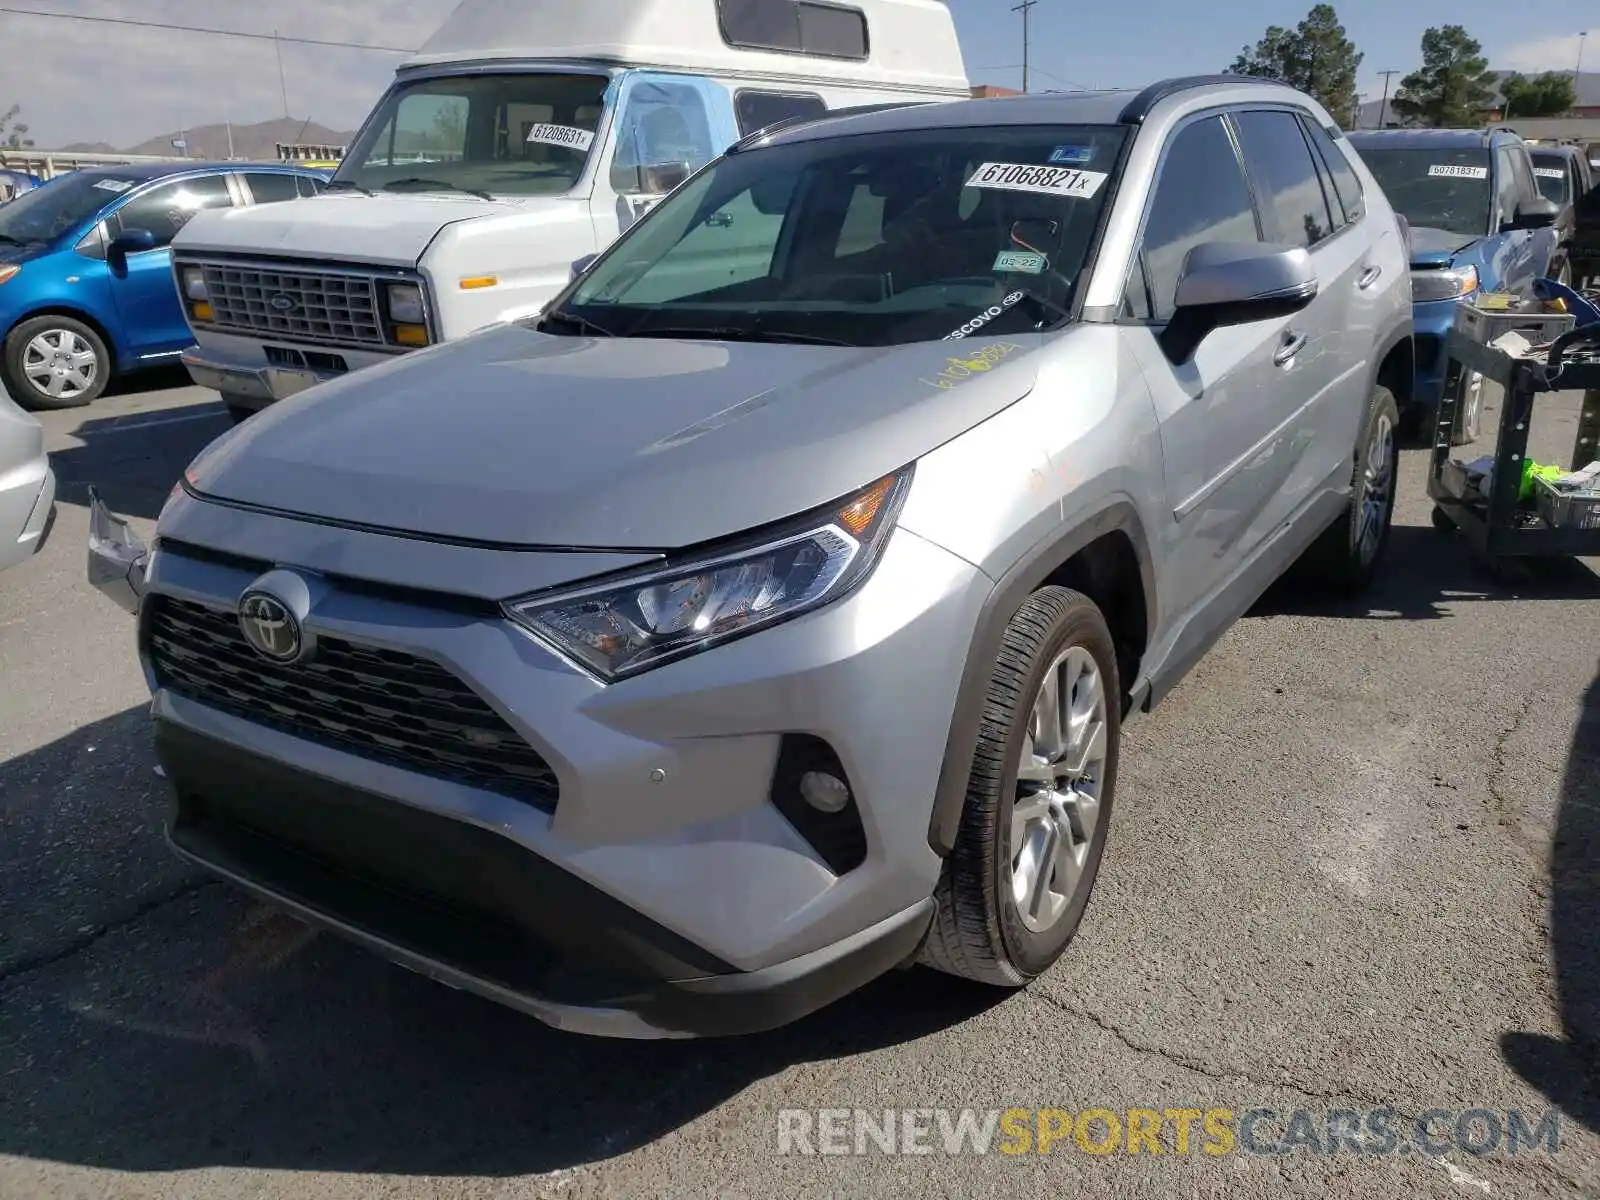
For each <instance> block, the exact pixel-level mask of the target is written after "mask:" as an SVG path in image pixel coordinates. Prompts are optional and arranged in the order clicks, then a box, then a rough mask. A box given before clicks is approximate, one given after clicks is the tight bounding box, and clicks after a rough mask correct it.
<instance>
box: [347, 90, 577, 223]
mask: <svg viewBox="0 0 1600 1200" xmlns="http://www.w3.org/2000/svg"><path fill="white" fill-rule="evenodd" d="M608 83H609V80H608V79H606V77H605V76H603V75H550V74H543V73H532V72H520V73H507V74H503V75H457V76H447V77H445V78H442V79H423V80H418V81H416V82H414V83H406V84H401V85H399V86H398V87H396V88H395V89H394V90H393V91H391V92H390V93H389V94H388V95H387V96H385V97H384V99H383V102H382V103H381V104H380V106H379V108H378V111H377V112H376V113H374V114H373V116H372V118H371V119H370V120H369V121H368V122H367V125H366V126H365V128H363V130H362V131H361V135H360V137H358V138H357V139H356V143H355V145H354V146H352V147H351V148H350V150H349V152H348V153H347V154H346V155H345V158H344V162H343V163H342V164H341V165H340V167H339V170H338V171H337V172H336V173H335V175H334V181H335V182H336V183H338V182H343V183H346V184H349V185H352V186H353V187H357V188H362V189H365V190H366V191H369V192H381V191H385V190H388V191H395V192H400V191H423V192H426V191H437V192H455V191H460V192H479V193H482V192H488V193H492V194H495V195H502V196H549V195H555V194H558V193H560V192H565V191H567V190H569V189H570V188H571V187H572V185H573V184H575V183H576V182H577V181H578V176H579V175H581V174H582V173H583V166H584V162H585V161H586V160H587V159H588V157H589V150H590V147H591V144H592V143H593V141H594V137H595V131H596V129H598V128H599V125H600V111H601V107H602V102H603V100H604V97H605V91H606V86H607V84H608Z"/></svg>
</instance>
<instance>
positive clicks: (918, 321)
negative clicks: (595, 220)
mask: <svg viewBox="0 0 1600 1200" xmlns="http://www.w3.org/2000/svg"><path fill="white" fill-rule="evenodd" d="M1125 136H1126V133H1125V131H1124V130H1123V129H1122V128H1121V127H1119V126H1076V127H1064V126H1049V125H1029V126H1005V127H975V128H951V129H923V130H915V131H897V132H893V133H877V134H863V135H857V136H853V137H837V138H822V139H817V140H811V141H800V142H793V143H789V144H780V145H777V146H769V147H760V148H756V149H750V150H741V151H736V152H734V153H731V154H729V155H727V156H726V157H724V158H721V159H719V160H717V161H716V162H715V163H713V164H712V165H711V166H710V167H708V168H706V169H705V170H704V171H702V172H701V173H700V174H699V175H697V176H695V177H694V178H693V179H692V180H690V181H689V182H688V183H685V184H683V185H682V186H681V187H680V188H679V189H678V190H677V191H676V192H675V193H673V194H672V195H671V196H670V197H668V199H666V200H665V201H663V202H662V204H661V205H660V206H659V207H658V208H657V209H656V210H655V211H654V212H653V213H651V214H650V215H649V216H648V217H646V218H645V219H644V220H643V221H641V222H640V223H639V224H638V225H637V226H635V227H634V228H633V229H632V230H631V231H629V233H628V234H626V235H625V236H624V237H622V238H621V239H620V240H619V241H617V242H616V243H615V244H614V245H613V246H612V248H611V250H609V251H608V252H607V253H606V254H605V255H604V257H602V258H601V260H600V261H599V262H598V263H596V264H595V265H594V266H593V267H592V268H591V269H590V270H589V271H588V272H587V273H586V274H585V275H584V276H583V277H582V278H581V279H579V280H578V282H577V283H576V284H575V285H574V286H573V287H572V288H571V289H570V290H569V291H568V292H567V294H566V295H565V296H564V297H563V298H562V299H561V300H560V301H558V302H557V303H556V304H555V305H553V306H552V308H551V310H549V312H548V314H547V316H546V318H545V322H546V323H545V324H544V325H543V326H542V327H543V328H546V329H550V330H552V331H557V332H559V331H562V330H563V329H564V328H569V327H570V328H571V329H572V330H573V331H575V332H577V331H582V332H588V333H595V332H602V333H610V334H620V335H623V336H636V337H648V336H663V337H667V336H685V337H690V336H697V335H699V336H706V337H713V338H727V339H742V340H762V341H816V342H832V343H838V344H842V345H893V344H898V343H902V342H915V341H933V340H937V339H940V338H945V337H949V336H952V335H955V336H964V335H965V334H966V333H970V332H975V331H976V330H977V329H978V328H984V329H985V332H992V333H997V334H998V333H1002V332H1006V331H1011V332H1018V331H1023V330H1030V329H1037V328H1042V327H1046V326H1051V325H1055V324H1058V323H1059V322H1061V321H1062V320H1063V319H1064V318H1065V317H1066V315H1067V313H1068V309H1069V306H1070V304H1071V302H1072V295H1073V289H1074V288H1075V287H1076V285H1077V282H1078V279H1079V276H1080V274H1081V273H1082V272H1083V271H1084V269H1085V265H1086V263H1085V260H1086V259H1087V257H1088V254H1089V248H1090V246H1091V245H1092V243H1093V240H1094V236H1095V231H1096V229H1097V228H1098V225H1099V221H1100V213H1101V210H1102V208H1103V207H1104V205H1105V203H1106V197H1107V194H1108V192H1109V191H1110V186H1109V182H1108V179H1109V175H1110V173H1111V172H1112V171H1113V170H1114V164H1115V163H1116V161H1117V157H1118V153H1119V151H1120V150H1121V147H1122V141H1123V139H1124V137H1125ZM563 318H565V320H564V319H563Z"/></svg>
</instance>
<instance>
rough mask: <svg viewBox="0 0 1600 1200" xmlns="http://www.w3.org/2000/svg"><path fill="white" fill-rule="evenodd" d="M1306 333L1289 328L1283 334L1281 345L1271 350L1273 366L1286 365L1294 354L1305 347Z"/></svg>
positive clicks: (1292, 359) (1291, 360)
mask: <svg viewBox="0 0 1600 1200" xmlns="http://www.w3.org/2000/svg"><path fill="white" fill-rule="evenodd" d="M1305 345H1306V335H1305V334H1303V333H1296V332H1295V331H1294V330H1292V329H1291V330H1289V331H1287V332H1286V333H1285V334H1284V335H1283V345H1281V346H1279V347H1278V348H1277V349H1276V350H1274V351H1273V352H1272V362H1273V365H1274V366H1279V367H1286V366H1288V365H1289V364H1290V363H1292V362H1293V361H1294V356H1295V355H1296V354H1299V353H1300V351H1302V350H1304V349H1305Z"/></svg>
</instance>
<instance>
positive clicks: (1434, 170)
mask: <svg viewBox="0 0 1600 1200" xmlns="http://www.w3.org/2000/svg"><path fill="white" fill-rule="evenodd" d="M1428 174H1429V175H1433V176H1440V175H1442V176H1444V177H1445V178H1446V179H1487V178H1489V168H1488V167H1458V166H1454V165H1449V164H1439V163H1435V164H1434V165H1433V166H1431V167H1429V168H1428Z"/></svg>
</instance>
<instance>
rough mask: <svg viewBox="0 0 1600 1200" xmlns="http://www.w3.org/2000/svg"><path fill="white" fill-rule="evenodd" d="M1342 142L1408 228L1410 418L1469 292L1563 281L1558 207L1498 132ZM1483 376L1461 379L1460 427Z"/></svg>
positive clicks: (1431, 402)
mask: <svg viewBox="0 0 1600 1200" xmlns="http://www.w3.org/2000/svg"><path fill="white" fill-rule="evenodd" d="M1348 137H1349V140H1350V145H1351V146H1352V147H1353V148H1354V149H1355V151H1356V153H1357V154H1359V155H1360V156H1361V158H1362V161H1363V162H1365V163H1366V164H1367V167H1368V169H1370V170H1371V172H1372V174H1373V176H1374V177H1375V178H1376V179H1377V181H1378V183H1379V185H1380V186H1381V187H1382V188H1383V191H1384V194H1385V195H1386V196H1387V197H1388V198H1389V203H1390V204H1391V205H1392V206H1393V207H1394V209H1395V211H1396V212H1398V213H1400V215H1401V216H1403V217H1404V218H1405V219H1406V221H1407V223H1408V224H1409V225H1410V226H1411V295H1412V313H1413V319H1414V321H1415V326H1416V355H1417V376H1416V385H1415V387H1414V388H1413V390H1412V404H1413V409H1414V411H1413V412H1412V413H1410V414H1408V415H1409V416H1411V417H1412V418H1413V419H1425V418H1427V417H1428V416H1429V415H1430V414H1431V412H1432V410H1433V409H1434V408H1435V407H1436V406H1437V405H1438V403H1439V396H1440V394H1441V393H1442V392H1443V390H1444V382H1445V379H1444V377H1445V360H1444V355H1443V353H1442V351H1443V349H1444V337H1445V334H1447V333H1448V332H1449V331H1450V327H1451V325H1452V324H1453V323H1454V322H1455V318H1456V311H1457V309H1459V308H1460V306H1461V305H1462V304H1464V303H1466V302H1467V301H1469V300H1470V299H1472V298H1473V297H1474V296H1475V295H1477V294H1478V293H1479V292H1511V293H1514V294H1517V295H1523V296H1526V295H1531V294H1532V291H1533V281H1534V280H1535V279H1538V278H1540V277H1541V276H1544V277H1549V278H1561V279H1563V280H1564V279H1565V278H1566V276H1567V270H1568V268H1567V266H1566V264H1565V263H1563V262H1562V261H1561V257H1562V254H1563V253H1564V252H1563V251H1562V250H1561V249H1560V247H1559V245H1558V243H1559V241H1560V238H1559V235H1558V234H1557V232H1556V230H1555V228H1554V226H1555V221H1556V218H1557V216H1558V215H1559V211H1560V210H1559V209H1558V208H1557V207H1556V205H1554V204H1552V203H1551V202H1550V201H1549V200H1547V199H1545V197H1544V196H1543V195H1542V194H1541V193H1540V191H1539V187H1538V183H1537V181H1536V179H1535V176H1534V173H1533V162H1532V160H1531V158H1530V157H1529V154H1528V146H1527V143H1526V142H1524V141H1523V140H1522V139H1521V138H1520V137H1518V136H1517V135H1516V134H1515V133H1512V132H1511V131H1509V130H1504V129H1490V130H1474V129H1385V130H1365V131H1356V132H1353V133H1350V134H1349V135H1348ZM1482 385H1483V381H1482V380H1481V379H1478V378H1476V377H1475V376H1473V375H1469V377H1468V379H1467V380H1466V394H1465V401H1466V402H1465V403H1464V404H1463V405H1462V406H1461V407H1462V412H1463V423H1464V425H1465V426H1466V427H1468V428H1469V429H1471V430H1472V431H1473V432H1474V435H1475V431H1476V426H1477V414H1478V411H1479V409H1480V408H1481V393H1482Z"/></svg>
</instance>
